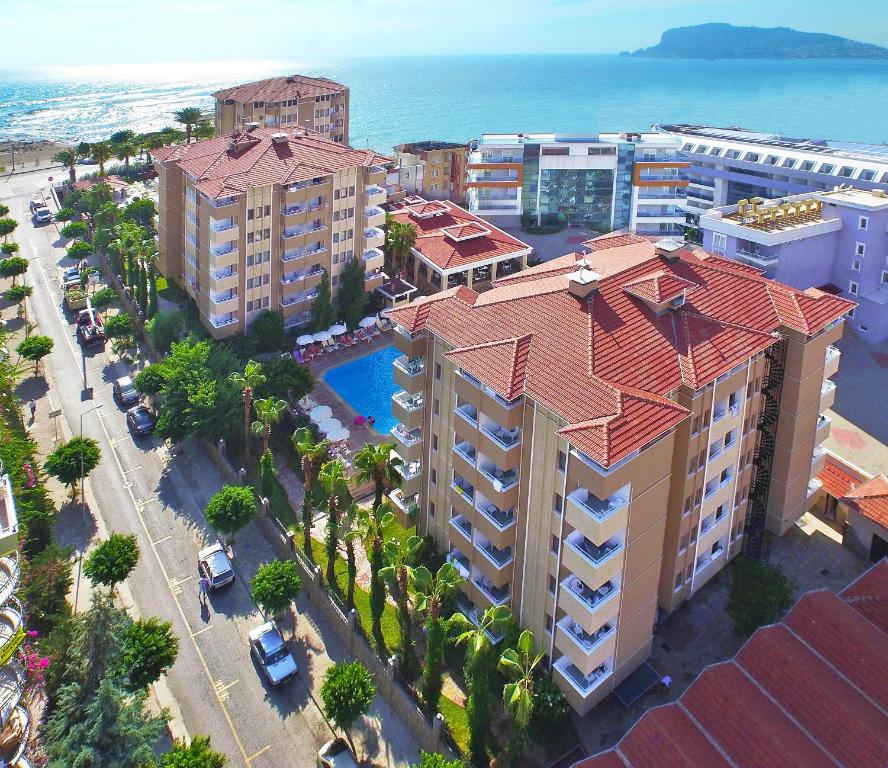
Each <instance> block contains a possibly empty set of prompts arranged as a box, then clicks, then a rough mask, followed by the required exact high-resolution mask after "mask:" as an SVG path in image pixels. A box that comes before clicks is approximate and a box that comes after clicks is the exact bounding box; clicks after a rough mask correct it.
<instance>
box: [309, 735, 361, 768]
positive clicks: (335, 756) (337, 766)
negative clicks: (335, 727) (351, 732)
mask: <svg viewBox="0 0 888 768" xmlns="http://www.w3.org/2000/svg"><path fill="white" fill-rule="evenodd" d="M317 765H318V768H358V763H357V761H356V760H355V756H354V755H353V754H352V751H351V750H350V749H349V747H348V744H346V742H345V739H333V741H328V742H327V743H326V744H324V746H323V747H321V749H320V751H319V752H318V762H317Z"/></svg>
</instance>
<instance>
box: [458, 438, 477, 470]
mask: <svg viewBox="0 0 888 768" xmlns="http://www.w3.org/2000/svg"><path fill="white" fill-rule="evenodd" d="M453 453H454V455H455V456H459V458H460V459H462V460H463V461H464V462H465V464H466V465H467V466H464V467H463V466H459V465H457V467H456V468H457V469H459V470H461V471H462V472H465V473H466V474H470V473H471V472H472V471H473V470H474V469H475V466H476V460H477V456H478V453H477V451H476V450H475V446H473V445H472V444H471V443H469V442H467V441H466V440H463V441H462V442H459V443H455V444H454V446H453Z"/></svg>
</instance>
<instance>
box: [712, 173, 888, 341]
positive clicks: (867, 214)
mask: <svg viewBox="0 0 888 768" xmlns="http://www.w3.org/2000/svg"><path fill="white" fill-rule="evenodd" d="M700 231H701V234H702V238H703V248H704V249H705V250H707V251H710V252H712V253H716V254H720V255H723V256H726V257H728V258H729V259H736V260H737V261H740V262H743V263H745V264H751V265H753V266H755V267H759V268H761V269H764V270H765V275H766V276H768V277H773V278H775V279H776V280H779V281H780V282H782V283H787V284H788V285H791V286H792V287H794V288H800V289H802V290H804V289H805V288H811V287H814V288H820V289H821V290H824V291H827V292H829V293H833V294H836V295H841V296H844V297H845V298H848V299H850V300H851V301H855V302H857V307H855V308H854V309H852V310H851V311H850V312H849V313H848V322H849V324H850V325H851V327H852V328H853V329H854V330H855V331H857V333H858V334H860V336H861V337H862V338H864V339H866V340H867V341H870V342H872V343H879V342H882V341H884V340H885V339H886V338H888V193H885V192H884V191H883V190H881V189H873V190H861V189H853V188H841V189H836V190H833V191H831V192H816V193H814V194H808V195H794V196H791V197H781V198H778V199H776V200H762V199H761V198H752V199H750V200H741V201H740V202H739V203H738V204H736V205H729V206H721V207H718V208H711V209H709V210H708V211H706V212H705V213H703V214H702V215H701V216H700Z"/></svg>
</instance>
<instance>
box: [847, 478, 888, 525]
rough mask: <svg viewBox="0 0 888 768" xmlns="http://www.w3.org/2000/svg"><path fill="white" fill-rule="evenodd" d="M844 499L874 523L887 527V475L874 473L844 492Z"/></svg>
mask: <svg viewBox="0 0 888 768" xmlns="http://www.w3.org/2000/svg"><path fill="white" fill-rule="evenodd" d="M845 501H848V502H850V503H851V505H852V506H853V507H855V508H856V509H857V511H858V512H860V514H861V515H863V516H864V517H865V518H867V519H869V520H872V521H873V522H874V523H875V524H876V525H880V526H882V527H883V528H888V477H885V475H876V476H875V477H874V478H873V479H872V480H867V481H866V482H865V483H863V484H861V485H858V486H857V487H856V488H855V489H854V490H851V491H848V492H847V493H846V494H845Z"/></svg>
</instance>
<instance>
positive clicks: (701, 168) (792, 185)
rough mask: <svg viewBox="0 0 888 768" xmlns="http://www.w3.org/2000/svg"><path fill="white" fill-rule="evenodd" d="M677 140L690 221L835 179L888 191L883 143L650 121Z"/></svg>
mask: <svg viewBox="0 0 888 768" xmlns="http://www.w3.org/2000/svg"><path fill="white" fill-rule="evenodd" d="M655 127H656V128H658V130H659V131H661V132H662V133H664V134H665V135H667V136H669V137H671V138H673V139H675V140H677V141H678V142H680V144H681V151H680V155H681V157H682V158H683V159H685V160H687V161H688V162H689V163H690V168H689V169H688V170H687V175H688V181H689V183H688V188H687V201H686V207H687V210H688V212H689V213H690V214H691V217H692V221H693V222H695V221H696V219H695V218H694V217H696V216H698V215H699V214H700V213H702V212H703V211H706V210H708V209H710V208H713V207H719V206H724V205H735V204H736V203H738V202H739V201H740V200H744V199H746V200H748V199H750V198H753V197H761V198H764V199H766V200H769V199H772V198H777V197H782V196H785V195H797V194H802V193H812V192H825V191H827V190H831V189H833V188H834V187H836V186H837V185H840V184H853V185H854V186H855V187H857V188H858V189H865V190H873V189H882V190H885V191H888V147H886V146H885V145H881V144H862V143H859V142H850V141H832V140H828V139H794V138H789V137H786V136H780V135H779V134H773V133H760V132H757V131H747V130H744V129H741V128H717V127H712V126H704V125H686V124H664V125H660V126H655Z"/></svg>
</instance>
